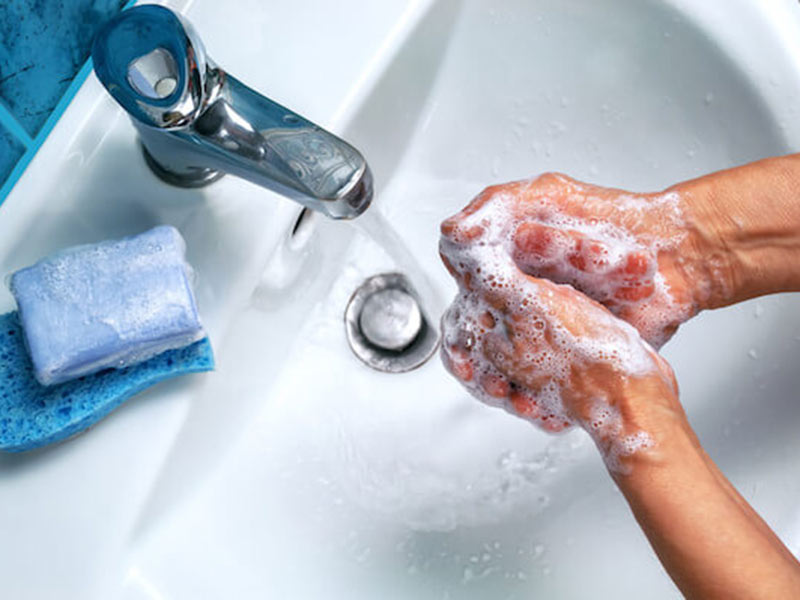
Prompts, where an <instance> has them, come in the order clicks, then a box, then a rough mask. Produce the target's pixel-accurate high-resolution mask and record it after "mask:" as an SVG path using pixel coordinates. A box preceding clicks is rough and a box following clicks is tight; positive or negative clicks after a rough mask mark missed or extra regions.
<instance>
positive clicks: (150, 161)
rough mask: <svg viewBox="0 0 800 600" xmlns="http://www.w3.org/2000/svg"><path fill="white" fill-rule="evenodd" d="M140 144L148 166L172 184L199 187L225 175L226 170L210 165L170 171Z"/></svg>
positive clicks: (162, 179)
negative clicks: (181, 170) (184, 170)
mask: <svg viewBox="0 0 800 600" xmlns="http://www.w3.org/2000/svg"><path fill="white" fill-rule="evenodd" d="M140 146H141V148H142V154H144V161H145V162H146V163H147V166H148V167H150V170H151V171H152V172H153V173H155V174H156V176H157V177H158V178H159V179H160V180H161V181H163V182H165V183H168V184H170V185H174V186H177V187H184V188H199V187H204V186H206V185H208V184H210V183H214V182H215V181H217V180H218V179H221V178H222V177H223V176H224V175H225V171H220V170H218V169H211V168H208V167H196V168H193V169H192V170H191V171H187V172H185V173H176V172H174V171H170V170H169V169H167V168H166V167H164V165H162V164H161V163H159V162H158V161H157V160H156V159H155V158H153V155H152V154H150V153H149V152H148V151H147V148H146V147H145V145H144V144H140Z"/></svg>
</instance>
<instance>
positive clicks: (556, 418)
mask: <svg viewBox="0 0 800 600" xmlns="http://www.w3.org/2000/svg"><path fill="white" fill-rule="evenodd" d="M495 208H496V206H492V205H491V204H488V203H486V202H483V203H482V204H477V202H476V203H473V204H472V205H470V207H469V209H467V210H466V211H464V212H462V213H461V214H460V215H459V216H458V218H457V219H455V220H449V221H447V222H445V224H444V225H443V227H442V234H443V235H442V240H441V245H440V250H441V254H442V258H443V260H444V262H445V264H446V266H447V267H448V269H449V270H450V272H451V273H452V274H453V276H454V277H455V278H456V280H457V281H458V283H459V287H460V292H459V295H458V296H457V298H456V300H455V301H454V303H453V304H452V306H451V307H450V308H449V310H448V311H447V313H446V314H445V316H444V318H443V321H442V329H443V335H444V342H443V356H444V360H445V364H446V365H447V366H448V368H449V370H450V371H451V372H452V373H453V374H454V375H455V376H456V377H457V378H459V379H460V380H461V382H462V383H463V384H464V385H465V386H466V387H467V388H468V389H469V390H470V391H471V392H472V393H473V394H474V395H475V396H477V397H478V398H479V399H481V400H482V401H484V402H486V403H487V404H491V405H495V406H500V407H502V408H505V409H506V410H509V411H510V412H512V413H514V414H517V415H519V416H521V417H523V418H526V419H528V420H530V421H532V422H534V423H536V424H538V425H540V426H541V427H543V428H544V429H546V430H548V431H560V430H562V429H564V428H566V427H569V426H572V425H580V426H582V427H584V428H585V429H586V430H587V431H589V433H590V434H591V435H592V436H593V437H594V439H595V441H596V443H597V444H598V446H599V447H600V448H601V450H602V451H603V453H604V456H605V457H606V460H607V461H608V463H609V467H610V468H612V469H618V468H621V466H620V465H621V463H623V462H624V457H626V456H630V455H631V454H633V453H634V452H635V451H636V450H639V449H642V448H646V447H649V446H650V445H652V440H651V439H650V437H649V436H648V434H647V433H646V432H644V431H641V430H640V429H639V428H638V427H637V424H636V422H635V419H630V418H628V417H629V415H628V414H627V413H628V411H627V406H628V404H629V403H630V402H635V401H637V400H638V399H639V398H640V397H642V398H646V397H651V396H657V397H659V398H662V399H665V400H666V401H667V402H668V403H669V402H674V403H675V404H677V386H676V384H675V380H674V377H673V375H672V371H671V369H670V367H669V365H668V364H667V363H666V362H665V361H664V360H663V359H662V358H661V357H660V356H658V354H657V353H656V352H655V351H654V350H653V349H652V347H650V346H649V345H648V344H647V343H646V342H645V341H644V340H643V339H642V338H641V336H640V335H639V333H638V332H637V331H636V329H635V328H634V327H633V326H631V325H630V324H628V323H626V322H624V321H622V320H620V319H618V318H617V317H615V316H614V315H613V314H611V312H609V310H608V309H607V308H605V307H604V306H602V305H600V304H598V303H597V302H595V301H594V300H592V299H590V298H588V297H586V296H585V295H584V294H582V293H580V292H578V291H576V290H575V289H573V288H572V287H570V286H567V285H558V284H555V283H553V282H551V281H547V280H543V279H538V278H535V277H531V276H529V275H527V274H525V273H523V272H522V271H521V270H520V268H519V267H518V264H517V262H515V260H514V257H513V256H512V254H511V253H509V251H508V244H509V240H510V239H513V236H514V233H515V231H516V228H515V227H514V225H512V224H511V222H510V221H509V220H508V219H506V218H503V216H504V215H502V214H498V213H497V212H495Z"/></svg>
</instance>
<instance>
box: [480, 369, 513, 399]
mask: <svg viewBox="0 0 800 600" xmlns="http://www.w3.org/2000/svg"><path fill="white" fill-rule="evenodd" d="M480 384H481V387H483V389H484V391H485V392H486V393H487V394H489V395H490V396H491V397H492V398H500V399H502V398H508V395H509V393H510V392H511V384H510V383H509V382H508V379H507V378H506V377H505V376H503V375H498V374H491V373H487V374H484V375H483V376H482V377H481V381H480Z"/></svg>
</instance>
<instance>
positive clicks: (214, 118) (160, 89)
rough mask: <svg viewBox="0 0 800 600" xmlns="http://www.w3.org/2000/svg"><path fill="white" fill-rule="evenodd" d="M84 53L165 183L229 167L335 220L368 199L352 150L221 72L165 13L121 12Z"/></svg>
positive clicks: (366, 174)
mask: <svg viewBox="0 0 800 600" xmlns="http://www.w3.org/2000/svg"><path fill="white" fill-rule="evenodd" d="M92 57H93V59H94V66H95V71H96V73H97V76H98V78H99V79H100V81H101V82H102V83H103V85H104V86H105V87H106V89H107V90H108V91H109V93H110V94H111V95H112V96H113V97H114V98H115V99H116V100H117V102H119V104H120V105H121V106H122V107H123V108H124V109H125V110H126V111H127V112H128V113H129V114H130V116H131V118H132V120H133V124H134V125H135V126H136V129H137V131H138V133H139V137H140V139H141V142H142V146H143V148H144V153H145V158H146V159H147V163H148V165H149V166H150V167H151V168H152V169H153V171H154V172H155V173H156V174H157V175H158V176H159V177H161V178H162V179H163V180H164V181H166V182H168V183H171V184H174V185H180V186H184V187H200V186H203V185H207V184H209V183H211V182H213V181H216V180H217V179H219V178H220V177H221V176H222V175H223V174H225V173H232V174H234V175H238V176H239V177H242V178H244V179H247V180H249V181H252V182H253V183H256V184H258V185H261V186H263V187H265V188H268V189H270V190H273V191H276V192H278V193H280V194H282V195H284V196H286V197H288V198H291V199H292V200H295V201H296V202H299V203H300V204H302V205H304V206H307V207H308V208H311V209H313V210H317V211H320V212H323V213H325V214H327V215H328V216H330V217H333V218H335V219H348V218H353V217H356V216H358V215H360V214H361V213H362V212H364V210H366V208H367V207H368V206H369V203H370V201H371V200H372V174H371V172H370V169H369V166H368V165H367V163H366V161H365V160H364V158H363V156H361V154H360V153H359V152H358V151H357V150H356V149H355V148H353V147H352V146H351V145H349V144H348V143H347V142H345V141H343V140H341V139H339V138H338V137H336V136H335V135H333V134H331V133H329V132H327V131H325V130H324V129H322V128H320V127H318V126H317V125H315V124H314V123H312V122H310V121H308V120H306V119H304V118H303V117H301V116H300V115H297V114H295V113H293V112H292V111H290V110H288V109H287V108H284V107H283V106H281V105H279V104H277V103H275V102H273V101H272V100H270V99H268V98H266V97H264V96H262V95H261V94H259V93H257V92H255V91H254V90H252V89H250V88H249V87H247V86H246V85H244V84H243V83H241V82H240V81H238V80H237V79H236V78H234V77H232V76H230V75H228V74H227V73H226V72H225V71H223V70H222V69H220V68H219V67H218V66H217V65H216V64H214V62H213V61H212V60H211V59H210V58H209V57H208V56H207V55H206V52H205V49H204V48H203V44H202V42H201V41H200V39H199V37H198V36H197V34H196V33H195V32H194V30H193V29H192V27H191V25H190V24H188V23H187V22H185V21H182V20H181V19H180V18H179V17H178V16H177V15H176V14H175V13H173V12H172V11H170V10H168V9H166V8H164V7H161V6H154V5H145V6H139V7H135V8H132V9H130V10H127V11H123V12H122V13H120V14H119V15H118V16H117V17H115V18H114V19H112V20H111V21H110V22H109V23H108V24H107V25H106V27H105V28H104V29H103V30H102V31H101V32H100V34H99V35H98V37H97V39H96V40H95V43H94V48H93V50H92Z"/></svg>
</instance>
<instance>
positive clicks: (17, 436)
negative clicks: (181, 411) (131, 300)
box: [0, 312, 214, 452]
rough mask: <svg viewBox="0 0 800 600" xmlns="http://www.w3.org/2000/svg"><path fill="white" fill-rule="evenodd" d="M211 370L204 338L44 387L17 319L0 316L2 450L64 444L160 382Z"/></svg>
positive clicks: (12, 314)
mask: <svg viewBox="0 0 800 600" xmlns="http://www.w3.org/2000/svg"><path fill="white" fill-rule="evenodd" d="M213 368H214V355H213V353H212V350H211V344H210V343H209V341H208V339H207V338H206V339H203V340H201V341H199V342H195V343H194V344H192V345H190V346H187V347H185V348H180V349H178V350H168V351H166V352H164V353H163V354H159V355H158V356H155V357H153V358H150V359H149V360H147V361H145V362H141V363H139V364H137V365H134V366H130V367H125V368H121V369H108V370H105V371H101V372H99V373H95V374H93V375H87V376H85V377H81V378H79V379H75V380H73V381H69V382H67V383H63V384H61V385H53V386H47V387H45V386H43V385H41V384H40V383H39V382H38V381H37V380H36V378H35V376H34V372H33V365H32V364H31V361H30V358H29V356H28V353H27V351H26V348H25V342H24V341H23V333H22V328H21V325H20V321H19V315H18V314H17V313H16V312H12V313H8V314H5V315H0V450H5V451H7V452H21V451H24V450H31V449H33V448H38V447H39V446H45V445H47V444H52V443H54V442H58V441H61V440H63V439H66V438H68V437H70V436H72V435H74V434H76V433H79V432H81V431H83V430H84V429H86V428H87V427H89V426H91V425H93V424H94V423H96V422H97V421H99V420H100V419H102V418H103V417H105V416H106V415H107V414H108V413H110V412H111V411H112V410H114V409H115V408H116V407H117V406H119V405H120V404H122V402H124V401H125V400H127V399H128V398H130V397H131V396H133V395H134V394H136V393H137V392H140V391H142V390H144V389H145V388H147V387H149V386H151V385H154V384H156V383H158V382H159V381H162V380H165V379H169V378H171V377H175V376H177V375H182V374H185V373H198V372H202V371H210V370H212V369H213Z"/></svg>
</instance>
